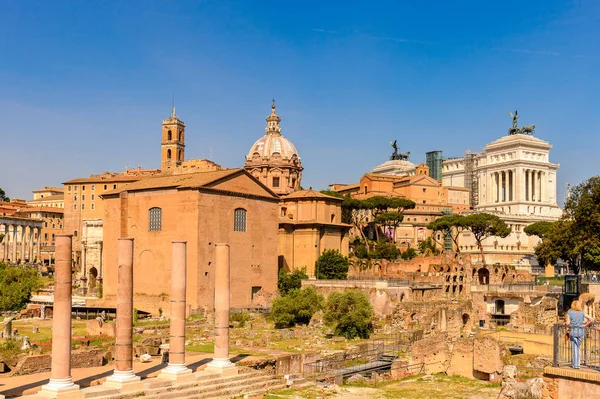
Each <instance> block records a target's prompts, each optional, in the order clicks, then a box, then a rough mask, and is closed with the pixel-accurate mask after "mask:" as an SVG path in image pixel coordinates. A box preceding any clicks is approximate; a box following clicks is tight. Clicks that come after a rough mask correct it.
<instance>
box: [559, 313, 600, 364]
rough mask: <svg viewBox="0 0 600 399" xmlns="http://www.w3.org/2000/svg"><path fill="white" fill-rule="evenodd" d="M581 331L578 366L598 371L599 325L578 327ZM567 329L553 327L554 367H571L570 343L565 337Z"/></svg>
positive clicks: (599, 355) (565, 327)
mask: <svg viewBox="0 0 600 399" xmlns="http://www.w3.org/2000/svg"><path fill="white" fill-rule="evenodd" d="M579 328H581V329H582V330H583V337H582V339H581V346H580V348H579V349H580V365H581V366H582V367H589V368H592V369H596V370H599V371H600V325H596V326H592V327H579ZM568 329H569V327H568V326H565V325H563V324H555V325H554V340H553V345H554V356H553V364H554V367H565V366H572V342H571V341H570V340H569V339H568V338H567V337H566V333H567V331H568Z"/></svg>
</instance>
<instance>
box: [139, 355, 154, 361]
mask: <svg viewBox="0 0 600 399" xmlns="http://www.w3.org/2000/svg"><path fill="white" fill-rule="evenodd" d="M140 361H141V362H142V363H148V362H150V361H152V356H150V355H149V354H147V353H144V354H143V355H142V356H140Z"/></svg>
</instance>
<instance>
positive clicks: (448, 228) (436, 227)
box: [427, 215, 466, 252]
mask: <svg viewBox="0 0 600 399" xmlns="http://www.w3.org/2000/svg"><path fill="white" fill-rule="evenodd" d="M427 228H428V229H430V230H433V233H434V234H433V235H432V236H433V237H434V238H433V239H434V240H435V233H436V232H438V231H439V232H442V233H443V234H444V235H446V234H449V235H450V237H451V238H452V241H453V242H454V247H455V248H456V252H460V247H459V245H458V236H459V235H460V233H461V232H462V231H463V230H465V228H466V219H465V216H463V215H446V216H442V217H441V218H437V219H436V220H434V221H432V222H429V224H428V225H427ZM435 241H436V242H437V240H435ZM438 244H440V245H441V246H442V248H443V246H444V244H443V243H441V242H438Z"/></svg>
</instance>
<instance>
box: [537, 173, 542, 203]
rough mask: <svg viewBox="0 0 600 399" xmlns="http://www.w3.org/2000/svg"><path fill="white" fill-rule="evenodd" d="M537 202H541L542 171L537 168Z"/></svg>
mask: <svg viewBox="0 0 600 399" xmlns="http://www.w3.org/2000/svg"><path fill="white" fill-rule="evenodd" d="M537 175H538V202H542V195H543V193H542V171H541V170H538V173H537Z"/></svg>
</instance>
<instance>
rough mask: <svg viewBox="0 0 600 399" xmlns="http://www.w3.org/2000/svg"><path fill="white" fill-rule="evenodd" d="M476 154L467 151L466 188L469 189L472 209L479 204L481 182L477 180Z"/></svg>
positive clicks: (465, 158)
mask: <svg viewBox="0 0 600 399" xmlns="http://www.w3.org/2000/svg"><path fill="white" fill-rule="evenodd" d="M477 155H479V154H478V153H476V152H471V150H466V151H465V157H464V160H465V187H466V188H468V189H469V199H470V201H471V207H472V208H474V207H475V206H476V205H477V204H478V203H479V181H478V179H477V172H476V170H475V169H476V168H475V167H476V166H477V165H476V161H477Z"/></svg>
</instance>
